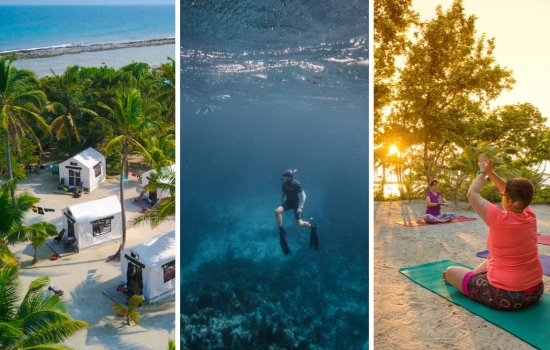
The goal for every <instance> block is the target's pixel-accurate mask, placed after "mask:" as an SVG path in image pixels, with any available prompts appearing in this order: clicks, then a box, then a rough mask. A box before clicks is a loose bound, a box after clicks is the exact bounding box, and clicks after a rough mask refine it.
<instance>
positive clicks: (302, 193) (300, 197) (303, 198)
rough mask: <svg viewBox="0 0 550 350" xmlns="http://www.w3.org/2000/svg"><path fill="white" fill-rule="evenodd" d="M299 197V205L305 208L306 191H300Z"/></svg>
mask: <svg viewBox="0 0 550 350" xmlns="http://www.w3.org/2000/svg"><path fill="white" fill-rule="evenodd" d="M298 199H299V200H300V202H299V203H298V207H299V208H300V209H303V208H304V203H305V202H306V191H302V192H300V193H298Z"/></svg>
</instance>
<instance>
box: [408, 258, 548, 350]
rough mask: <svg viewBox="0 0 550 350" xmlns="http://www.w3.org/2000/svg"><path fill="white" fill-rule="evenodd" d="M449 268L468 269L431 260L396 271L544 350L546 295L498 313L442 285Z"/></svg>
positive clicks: (458, 264)
mask: <svg viewBox="0 0 550 350" xmlns="http://www.w3.org/2000/svg"><path fill="white" fill-rule="evenodd" d="M449 266H463V267H466V268H470V269H471V267H469V266H466V265H463V264H461V263H457V262H454V261H451V260H442V261H435V262H431V263H428V264H424V265H419V266H410V267H403V268H401V269H399V272H401V273H402V274H403V275H405V276H407V277H408V278H410V279H411V280H412V281H413V282H415V283H417V284H419V285H420V286H422V287H424V288H426V289H428V290H430V291H432V292H434V293H436V294H438V295H439V296H442V297H443V298H445V299H447V300H449V301H450V302H452V303H454V304H456V305H459V306H462V307H463V308H465V309H466V310H468V311H470V312H471V313H473V314H475V315H478V316H479V317H481V318H484V319H485V320H487V321H489V322H491V323H492V324H494V325H496V326H498V327H500V328H502V329H504V330H505V331H507V332H509V333H511V334H513V335H515V336H516V337H518V338H519V339H521V340H523V341H525V342H526V343H529V344H531V345H532V346H534V347H537V348H539V349H548V347H549V345H550V342H549V339H550V327H549V326H548V325H549V324H550V295H549V294H546V293H545V294H544V297H543V298H541V300H539V302H537V303H536V304H535V305H531V306H529V307H527V308H525V309H521V310H516V311H498V310H494V309H491V308H489V307H487V306H485V305H482V304H479V303H477V302H475V301H473V300H472V299H470V298H468V297H467V296H465V295H464V294H462V293H460V292H459V291H458V290H457V289H456V288H454V287H452V286H448V285H446V284H445V283H444V282H443V279H442V277H441V274H442V273H443V271H445V269H447V267H449Z"/></svg>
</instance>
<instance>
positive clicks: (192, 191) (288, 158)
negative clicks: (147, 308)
mask: <svg viewBox="0 0 550 350" xmlns="http://www.w3.org/2000/svg"><path fill="white" fill-rule="evenodd" d="M180 25H181V57H180V59H181V118H180V124H179V125H180V140H181V142H180V144H181V152H180V162H181V178H180V181H181V182H180V184H181V185H180V186H181V187H180V188H181V197H182V200H181V206H180V208H181V213H180V218H181V221H180V222H181V268H182V272H181V281H182V285H181V314H182V320H181V330H182V339H181V341H182V348H185V349H211V348H212V349H213V348H220V349H223V348H227V349H229V348H231V347H233V348H237V347H238V346H240V347H242V348H243V349H258V348H268V347H269V346H271V348H273V349H283V348H292V346H295V347H298V348H304V349H307V348H311V349H314V348H316V349H362V348H365V347H366V344H367V342H368V315H369V305H368V251H369V249H368V235H369V232H368V210H369V208H368V198H369V190H368V174H369V169H368V131H369V129H368V125H369V121H368V84H369V81H368V72H369V66H368V58H369V52H368V1H328V0H324V1H315V2H312V1H306V0H300V1H292V0H286V1H253V0H246V1H236V0H233V1H230V0H226V1H196V2H191V1H183V2H181V24H180ZM289 168H290V169H298V172H297V174H296V179H297V180H298V181H300V182H301V184H302V186H303V188H304V190H305V192H306V194H307V200H306V203H305V206H304V212H303V218H304V219H306V220H313V222H314V223H316V224H317V226H318V234H319V241H320V243H319V246H320V249H319V251H314V250H310V249H309V230H308V229H305V228H298V227H297V226H296V225H295V223H294V219H293V215H292V213H291V212H287V213H285V214H284V216H283V220H284V221H283V225H284V227H285V228H286V231H287V241H288V244H289V246H290V249H291V250H292V255H289V256H286V257H285V256H284V255H283V252H282V250H281V248H280V246H279V235H278V229H277V225H276V222H275V217H274V210H275V208H276V207H277V206H278V205H279V203H280V198H281V180H280V179H281V173H282V172H283V170H285V169H289ZM237 343H239V344H237Z"/></svg>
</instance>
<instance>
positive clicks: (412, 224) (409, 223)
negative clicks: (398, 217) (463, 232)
mask: <svg viewBox="0 0 550 350" xmlns="http://www.w3.org/2000/svg"><path fill="white" fill-rule="evenodd" d="M474 220H475V218H467V217H465V216H457V217H456V218H454V219H452V220H451V221H447V222H434V223H433V224H427V223H426V222H425V221H424V220H412V221H411V220H407V221H397V222H396V224H399V225H403V226H406V227H416V226H432V225H442V224H454V223H455V222H466V221H474Z"/></svg>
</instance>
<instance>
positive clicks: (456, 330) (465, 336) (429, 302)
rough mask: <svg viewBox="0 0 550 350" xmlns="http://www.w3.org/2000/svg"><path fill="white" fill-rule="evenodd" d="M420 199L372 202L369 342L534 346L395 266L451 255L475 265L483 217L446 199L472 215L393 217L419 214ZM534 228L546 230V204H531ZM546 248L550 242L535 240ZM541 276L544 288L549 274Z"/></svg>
mask: <svg viewBox="0 0 550 350" xmlns="http://www.w3.org/2000/svg"><path fill="white" fill-rule="evenodd" d="M425 209H426V208H425V202H424V201H423V200H414V201H411V202H410V203H409V202H408V201H389V202H375V205H374V218H375V221H374V348H375V349H377V350H379V349H411V350H412V349H427V348H436V349H534V348H533V347H531V346H530V345H529V344H527V343H525V342H523V341H522V340H519V339H518V338H516V337H515V336H513V335H512V334H510V333H508V332H506V331H504V330H502V329H501V328H499V327H497V326H495V325H493V324H491V323H489V322H487V321H485V320H484V319H482V318H480V317H478V316H476V315H474V314H472V313H470V312H469V311H466V310H465V309H463V308H462V307H460V306H457V305H454V304H452V303H451V302H449V301H447V300H445V299H443V298H441V297H439V296H437V295H436V294H434V293H432V292H430V291H428V290H427V289H425V288H422V287H420V286H418V285H416V284H415V283H414V282H412V281H410V280H409V279H408V278H406V277H405V276H403V275H401V274H400V273H399V272H398V269H399V268H401V267H405V266H413V265H420V264H424V263H428V262H432V261H436V260H445V259H449V260H453V261H457V262H461V263H464V264H466V265H469V266H472V267H475V266H477V265H479V264H480V263H481V262H482V261H483V260H482V259H480V258H478V257H476V253H477V252H479V251H482V250H486V246H485V238H486V233H487V227H486V225H485V223H484V222H483V221H482V220H481V219H480V218H479V217H478V216H477V214H476V213H475V212H474V211H473V210H472V209H471V208H470V206H469V204H468V203H461V202H459V203H458V204H457V205H455V204H454V203H450V205H449V207H443V208H442V212H444V213H445V212H454V213H456V214H457V215H463V216H467V217H473V218H476V219H477V220H476V221H471V222H463V223H454V224H445V225H434V226H421V227H404V226H402V225H398V224H396V223H395V222H396V221H402V220H414V219H422V217H423V215H424V211H425ZM533 210H534V212H535V213H536V215H537V217H538V231H539V233H542V234H547V235H550V207H549V206H546V205H535V206H533ZM538 247H539V252H540V253H542V254H547V255H548V254H550V246H546V245H541V244H539V245H538ZM543 281H544V283H545V285H546V287H545V291H546V292H547V293H548V286H550V277H549V276H546V275H544V277H543Z"/></svg>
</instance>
